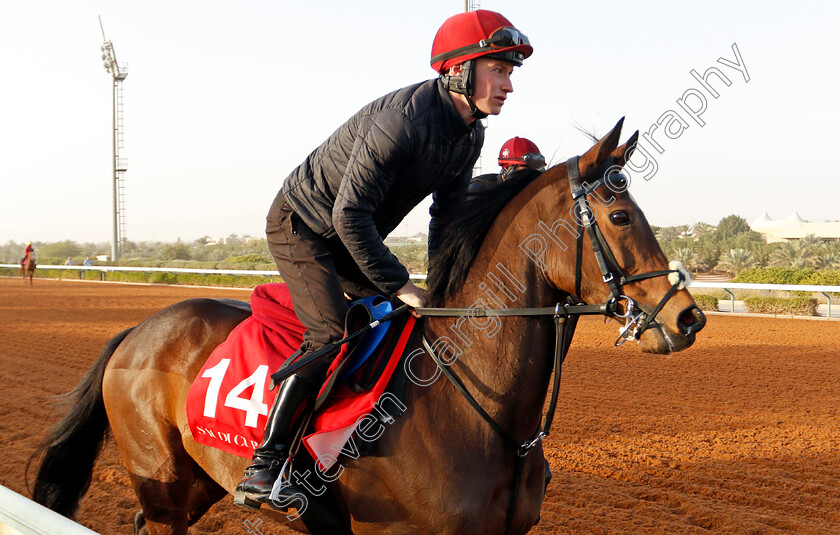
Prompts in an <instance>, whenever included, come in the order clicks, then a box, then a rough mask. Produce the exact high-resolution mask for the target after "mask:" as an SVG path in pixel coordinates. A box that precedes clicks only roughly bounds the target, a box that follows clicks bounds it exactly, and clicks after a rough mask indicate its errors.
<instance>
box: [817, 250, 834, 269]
mask: <svg viewBox="0 0 840 535" xmlns="http://www.w3.org/2000/svg"><path fill="white" fill-rule="evenodd" d="M814 267H815V268H817V269H834V268H840V254H837V253H825V254H822V255H820V256H817V257H816V258H814Z"/></svg>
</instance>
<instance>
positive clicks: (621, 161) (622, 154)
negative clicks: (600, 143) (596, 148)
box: [611, 130, 639, 167]
mask: <svg viewBox="0 0 840 535" xmlns="http://www.w3.org/2000/svg"><path fill="white" fill-rule="evenodd" d="M638 141H639V131H638V130H636V131H635V132H634V133H633V135H632V136H630V139H628V140H627V142H626V143H625V144H624V145H622V146H620V147H618V148H617V149H615V150H614V151H613V152H612V154H611V156H612V157H613V158H615V162H616V165H618V166H619V167H624V165H625V164H626V163H627V160H629V159H630V156H632V155H633V151H634V150H635V149H636V143H637V142H638Z"/></svg>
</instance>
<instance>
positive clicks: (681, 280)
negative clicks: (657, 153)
mask: <svg viewBox="0 0 840 535" xmlns="http://www.w3.org/2000/svg"><path fill="white" fill-rule="evenodd" d="M578 159H579V157H578V156H575V157H573V158H570V159H569V160H568V161H567V162H566V170H567V173H568V177H569V187H570V188H571V191H572V202H574V203H576V205H577V215H578V216H579V217H577V218H576V219H577V252H576V255H575V295H576V297H577V299H578V301H579V302H578V303H575V302H573V301H572V302H570V300H567V302H566V303H562V304H561V303H557V304H556V305H555V306H554V307H537V308H505V309H482V308H416V309H415V311H416V312H417V313H418V314H420V315H421V316H439V317H488V316H552V317H553V318H554V326H555V344H554V371H553V375H554V380H553V382H552V386H551V400H550V401H549V404H548V408H547V410H546V414H545V419H544V420H543V424H542V428H541V429H539V428H538V429H537V431H536V432H535V433H534V434H533V435H532V437H531V438H530V439H528V440H526V441H524V442H520V441H517V440H516V439H514V438H513V437H511V436H510V435H509V434H508V433H507V432H506V431H505V430H504V429H503V428H502V426H500V425H499V424H498V423H497V422H496V421H495V420H494V419H493V417H492V416H490V415H489V414H488V413H487V412H486V411H485V410H484V409H483V408H482V407H481V405H479V403H478V401H476V399H475V398H474V397H473V395H472V394H470V392H469V391H468V390H467V388H466V385H464V383H463V381H461V379H460V377H458V375H457V374H456V373H455V371H454V370H452V369H451V367H450V366H449V365H448V364H444V363H443V361H442V360H441V358H440V357H439V356H438V355H437V353H436V352H435V350H434V349H433V348H432V346H431V344H429V342H428V340H427V339H426V336H425V335H424V336H423V345H424V347H425V348H426V351H428V353H429V355H430V356H431V357H432V360H433V361H434V362H435V365H436V366H437V367H438V369H440V371H441V373H443V375H444V376H445V377H446V378H447V379H448V380H449V382H450V383H452V385H453V386H454V387H455V389H456V390H457V391H458V392H459V393H460V394H461V395H462V396H463V397H464V398H465V399H466V400H467V402H468V403H469V404H470V405H471V406H472V407H473V409H474V410H475V411H476V412H477V413H478V414H479V416H481V418H482V419H484V420H485V421H486V422H487V423H488V424H489V425H490V427H492V428H493V430H494V431H496V433H497V434H498V435H499V436H500V437H501V438H502V440H503V441H504V442H505V443H506V444H507V445H508V446H510V447H511V448H512V449H514V450H515V451H516V458H517V460H516V467H515V470H514V487H513V493H512V495H511V501H510V505H509V506H508V511H507V517H506V519H505V529H504V532H507V529H508V527H510V523H511V521H512V520H513V516H514V513H515V510H516V501H517V498H518V497H519V488H520V485H521V480H522V471H523V469H524V466H525V457H526V456H527V455H528V453H529V452H530V451H531V449H532V448H534V446H536V445H537V444H539V443H540V442H541V441H542V440H543V439H544V438H545V437H547V436H548V435H549V432H550V430H551V423H552V421H553V419H554V411H555V409H556V407H557V400H558V396H559V391H560V377H561V373H562V369H563V361H564V360H565V359H566V353H567V351H566V328H565V321H566V318H567V317H569V316H582V315H604V316H606V317H608V318H613V317H614V318H620V319H623V320H625V325H624V328H623V329H621V331H620V334H619V337H618V339H617V340H616V342H615V345H617V346H620V345H622V344H623V343H624V342H626V341H627V340H630V339H632V340H636V341H638V340H639V339H640V338H641V336H642V333H643V332H644V331H645V330H646V329H647V328H648V327H649V326H650V324H651V322H652V321H653V319H654V318H655V317H656V315H657V314H659V312H660V311H661V310H662V308H663V307H664V306H665V304H666V303H667V302H668V300H669V299H671V297H672V296H673V295H674V294H675V293H676V292H677V290H680V289H682V288H685V286H687V283H688V280H689V279H688V274H687V272H686V271H685V270H684V269H683V268H682V265H681V264H679V265H672V266H669V267H671V268H672V269H667V270H660V271H649V272H647V273H641V274H638V275H631V276H629V277H628V276H625V275H624V272H623V271H622V269H621V267H619V265H618V262H617V261H616V259H615V256H614V255H613V253H612V250H611V249H610V247H609V244H608V243H607V242H606V240H605V239H604V235H603V233H601V229H600V228H599V227H598V223H597V221H596V220H595V218H594V217H593V215H592V211H591V209H590V207H589V202H588V200H587V195H588V194H589V193H591V192H592V191H594V190H596V189H598V188H600V187H601V186H605V185H608V184H609V183H611V182H612V181H613V180H614V179H613V178H612V176H613V175H612V174H609V171H610V169H613V168H614V167H612V166H609V165H608V166H604V165H602V166H600V167H599V168H598V170H596V173H597V172H598V171H601V172H602V176H601V177H600V178H598V180H596V181H594V182H586V183H584V182H583V181H582V179H581V176H580V168H579V166H578ZM611 163H612V160H608V164H611ZM616 175H618V176H620V177H622V178H623V179H624V180H626V178H625V177H623V175H620V174H618V173H616ZM583 227H586V230H587V233H588V234H589V240H590V242H591V243H592V250H593V252H594V253H595V259H596V260H597V262H598V267H599V269H600V270H601V276H602V279H603V281H604V283H606V284H607V286H609V289H610V297H609V298H608V299H607V301H606V302H605V303H603V304H600V305H587V304H583V303H582V299H581V298H580V297H581V281H582V259H583ZM672 274H675V275H676V277H674V278H675V279H676V280H674V281H672V286H671V288H670V290H668V292H667V293H666V294H665V295H664V296H663V297H662V299H661V300H660V301H659V303H658V304H657V305H656V307H654V309H653V310H652V311H651V312H650V314H646V313H645V312H643V311H642V310H640V309H639V310H637V307H636V303H635V301H633V299H631V298H630V297H628V296H627V295H624V294H622V293H621V287H622V286H624V285H626V284H630V283H633V282H638V281H641V280H646V279H652V278H654V277H666V276H667V277H669V280H671V278H672V277H671V275H672ZM621 301H626V302H627V304H626V305H625V309H624V313H623V314H621V313H619V312H618V304H619V303H620V302H621ZM640 322H641V323H640ZM631 327H632V331H631ZM450 364H451V363H450Z"/></svg>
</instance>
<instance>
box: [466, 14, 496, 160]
mask: <svg viewBox="0 0 840 535" xmlns="http://www.w3.org/2000/svg"><path fill="white" fill-rule="evenodd" d="M476 9H481V2H480V0H464V13H466V12H468V11H475V10H476ZM479 121H481V123H482V124H483V125H484V128H487V127H488V126H490V124H489V123H488V121H487V118H486V117H485V118H484V119H479ZM472 174H473V176H478V175H480V174H481V155H479V156H478V159H477V160H476V161H475V165H474V166H473V173H472Z"/></svg>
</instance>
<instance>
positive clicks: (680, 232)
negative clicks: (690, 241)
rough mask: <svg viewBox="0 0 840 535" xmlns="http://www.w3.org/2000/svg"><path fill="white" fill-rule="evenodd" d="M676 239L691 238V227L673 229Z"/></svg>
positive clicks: (682, 226) (683, 226) (681, 226)
mask: <svg viewBox="0 0 840 535" xmlns="http://www.w3.org/2000/svg"><path fill="white" fill-rule="evenodd" d="M674 231H675V232H676V233H677V237H678V238H688V237H690V236H691V225H677V226H676V227H674Z"/></svg>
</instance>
